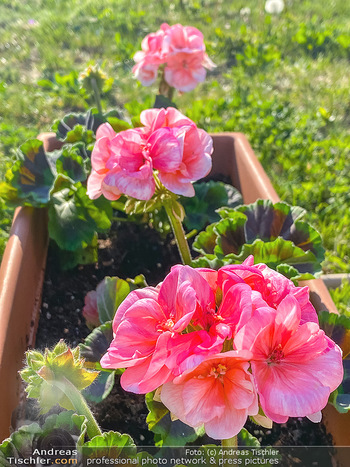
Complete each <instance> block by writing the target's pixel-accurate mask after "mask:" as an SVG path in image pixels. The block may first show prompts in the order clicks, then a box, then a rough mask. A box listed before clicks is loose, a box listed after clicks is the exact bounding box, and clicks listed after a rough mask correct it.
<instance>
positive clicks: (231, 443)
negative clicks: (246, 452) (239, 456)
mask: <svg viewBox="0 0 350 467" xmlns="http://www.w3.org/2000/svg"><path fill="white" fill-rule="evenodd" d="M221 446H222V447H223V448H236V447H238V439H237V435H236V436H233V437H232V438H229V439H222V440H221Z"/></svg>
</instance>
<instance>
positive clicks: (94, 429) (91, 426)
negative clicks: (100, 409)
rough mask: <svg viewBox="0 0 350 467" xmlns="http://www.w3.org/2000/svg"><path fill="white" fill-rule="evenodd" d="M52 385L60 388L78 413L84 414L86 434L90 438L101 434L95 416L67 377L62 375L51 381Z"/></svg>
mask: <svg viewBox="0 0 350 467" xmlns="http://www.w3.org/2000/svg"><path fill="white" fill-rule="evenodd" d="M51 384H52V385H53V386H56V387H57V388H58V389H60V390H61V391H62V392H63V393H64V394H65V396H66V397H67V398H68V399H69V400H70V402H71V404H72V405H73V407H74V410H75V411H76V412H77V414H78V415H84V416H85V417H86V419H87V435H88V436H89V438H90V439H92V438H93V437H94V436H98V435H102V432H101V430H100V427H99V426H98V424H97V422H96V420H95V417H94V416H93V414H92V412H91V410H90V409H89V407H88V405H87V403H86V400H85V398H84V397H83V395H82V394H81V392H80V391H79V390H78V389H77V388H76V387H75V386H74V384H72V383H71V382H70V381H69V380H68V379H67V378H64V377H63V380H61V381H52V383H51Z"/></svg>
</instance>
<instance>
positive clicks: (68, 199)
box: [49, 182, 112, 251]
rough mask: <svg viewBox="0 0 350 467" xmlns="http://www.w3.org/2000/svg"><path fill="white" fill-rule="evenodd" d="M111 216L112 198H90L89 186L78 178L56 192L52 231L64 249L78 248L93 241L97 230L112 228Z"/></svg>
mask: <svg viewBox="0 0 350 467" xmlns="http://www.w3.org/2000/svg"><path fill="white" fill-rule="evenodd" d="M105 208H106V209H107V210H105ZM111 217H112V210H111V207H110V206H109V205H108V202H107V201H105V200H100V199H97V200H91V199H89V198H88V196H87V195H86V187H84V186H82V185H81V184H80V183H79V182H78V183H77V184H76V185H75V186H73V187H72V189H68V188H64V189H62V190H61V191H59V192H56V193H53V194H52V204H51V205H50V207H49V234H50V237H51V238H52V239H53V240H55V242H56V243H57V244H58V246H59V247H60V248H61V249H62V250H68V251H74V250H77V249H81V248H84V247H86V246H87V245H90V244H91V242H92V240H93V238H94V235H95V232H96V231H98V232H103V231H106V230H108V229H109V228H110V226H111V221H110V219H111Z"/></svg>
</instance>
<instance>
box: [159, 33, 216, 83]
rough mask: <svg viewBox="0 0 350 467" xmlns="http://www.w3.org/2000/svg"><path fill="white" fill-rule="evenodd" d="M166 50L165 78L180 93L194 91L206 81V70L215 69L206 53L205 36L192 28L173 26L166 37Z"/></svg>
mask: <svg viewBox="0 0 350 467" xmlns="http://www.w3.org/2000/svg"><path fill="white" fill-rule="evenodd" d="M164 49H165V56H166V67H165V69H164V78H165V81H166V82H167V83H168V84H169V85H170V86H172V87H173V88H175V89H177V90H178V91H182V92H188V91H192V90H193V89H194V88H195V87H196V86H197V84H198V83H201V82H203V81H204V80H205V77H206V75H207V72H206V68H208V69H209V70H211V69H212V68H214V67H215V65H214V63H213V62H212V61H211V60H210V59H209V57H208V55H207V54H206V53H205V45H204V41H203V34H202V33H201V32H200V31H199V30H198V29H196V28H193V27H191V26H185V27H184V26H181V24H175V25H174V26H171V27H170V28H169V29H168V30H167V31H166V34H165V37H164Z"/></svg>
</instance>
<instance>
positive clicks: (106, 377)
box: [82, 371, 115, 404]
mask: <svg viewBox="0 0 350 467" xmlns="http://www.w3.org/2000/svg"><path fill="white" fill-rule="evenodd" d="M114 375H115V372H114V371H101V372H100V374H99V375H98V377H97V378H96V379H95V381H94V382H93V383H92V384H90V386H89V387H87V388H86V389H84V390H83V391H82V394H83V396H84V397H85V399H86V400H87V401H90V402H94V403H95V404H97V403H99V402H101V401H103V400H104V399H105V398H106V397H107V396H108V395H109V394H110V392H111V391H112V389H113V386H114V379H115V378H114Z"/></svg>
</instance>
